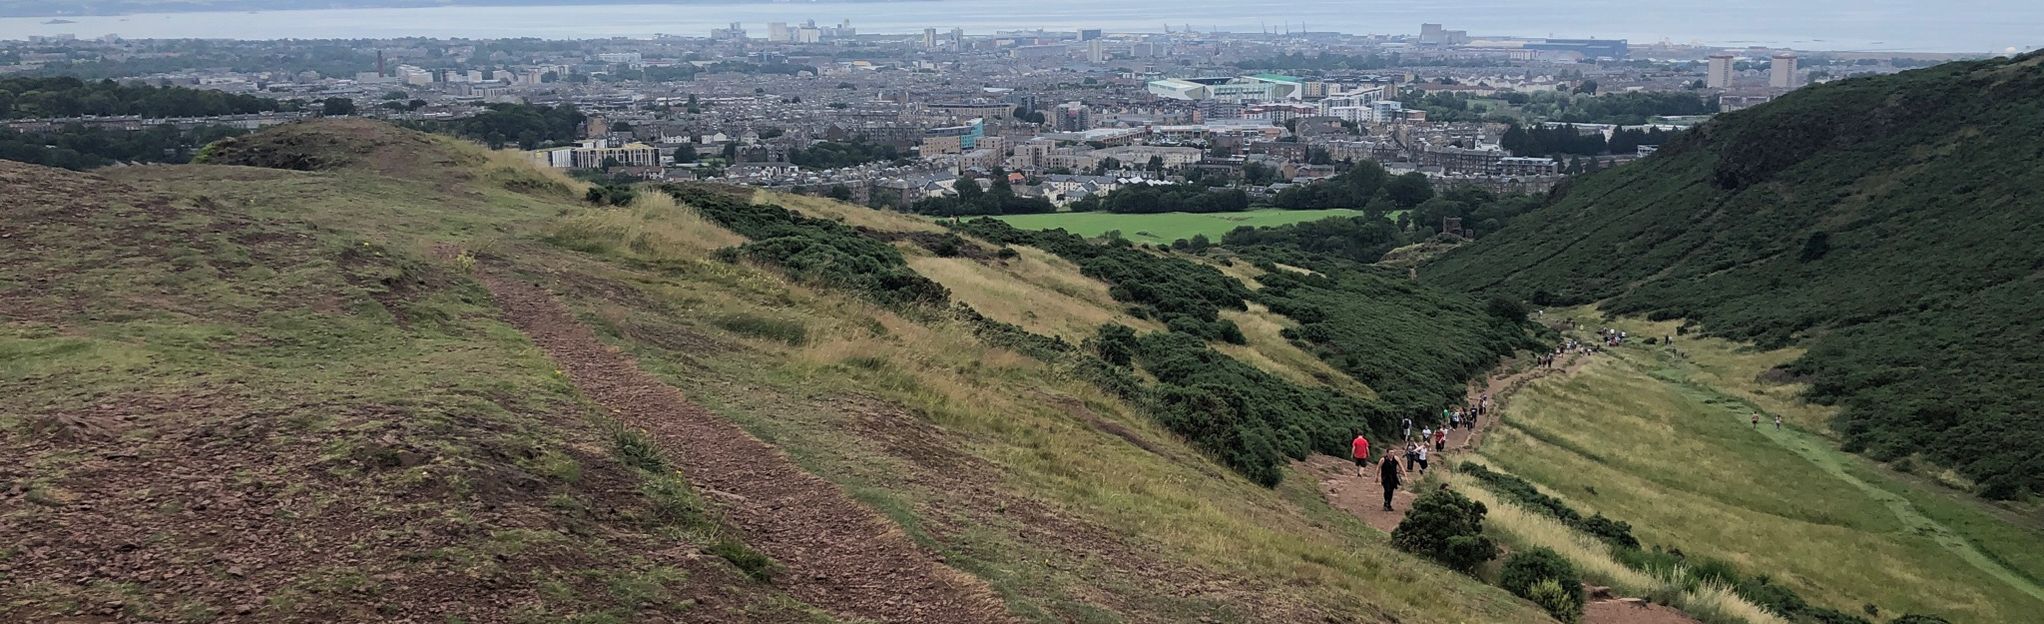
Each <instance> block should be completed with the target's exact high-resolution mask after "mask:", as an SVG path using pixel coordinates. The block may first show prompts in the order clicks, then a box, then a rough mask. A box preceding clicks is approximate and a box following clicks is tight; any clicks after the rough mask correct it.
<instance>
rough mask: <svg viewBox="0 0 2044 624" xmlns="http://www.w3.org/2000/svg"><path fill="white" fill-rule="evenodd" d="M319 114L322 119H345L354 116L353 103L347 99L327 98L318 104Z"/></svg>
mask: <svg viewBox="0 0 2044 624" xmlns="http://www.w3.org/2000/svg"><path fill="white" fill-rule="evenodd" d="M319 114H320V115H321V116H323V117H345V116H348V115H353V114H355V101H354V100H350V99H348V98H340V97H334V98H327V99H325V100H322V101H321V102H320V103H319Z"/></svg>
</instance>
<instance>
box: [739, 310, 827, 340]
mask: <svg viewBox="0 0 2044 624" xmlns="http://www.w3.org/2000/svg"><path fill="white" fill-rule="evenodd" d="M716 323H717V326H718V327H722V328H724V329H725V330H726V331H729V332H731V333H734V334H739V335H743V336H751V337H753V338H764V339H767V340H774V341H778V342H783V343H787V344H789V345H795V346H799V345H802V344H805V343H807V342H809V328H808V327H807V326H804V325H803V324H802V323H801V322H799V321H792V320H786V319H777V318H773V317H768V316H761V315H758V314H752V313H748V312H734V313H731V314H726V315H723V316H720V317H717V321H716Z"/></svg>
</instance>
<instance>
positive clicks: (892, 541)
mask: <svg viewBox="0 0 2044 624" xmlns="http://www.w3.org/2000/svg"><path fill="white" fill-rule="evenodd" d="M481 280H482V282H483V284H484V285H485V286H487V287H488V288H489V289H490V293H491V294H492V295H493V296H494V297H495V298H496V300H497V304H498V306H499V307H500V308H501V309H502V310H503V313H504V317H505V318H506V319H507V320H509V321H510V322H511V324H513V325H515V326H517V327H518V328H519V329H520V330H523V331H524V332H525V333H526V335H528V336H531V338H532V341H533V342H534V343H536V344H538V345H539V347H540V348H541V349H544V350H546V352H547V354H548V355H549V356H551V357H552V358H553V360H554V362H555V363H556V364H557V365H558V366H560V368H561V371H562V372H564V373H565V374H566V375H567V376H568V378H569V380H571V381H572V382H573V383H574V384H575V387H576V388H578V389H580V390H581V392H582V393H583V395H585V396H587V397H588V398H589V399H590V400H591V401H593V402H595V403H596V404H597V405H600V406H602V407H604V408H606V409H608V410H610V412H611V414H612V416H614V417H615V418H617V419H618V420H620V421H622V422H624V423H625V424H627V425H630V426H633V427H638V428H642V429H645V430H646V431H647V432H648V433H649V434H651V435H652V437H653V438H654V439H655V440H656V441H657V442H658V443H659V444H660V446H661V448H662V450H664V451H665V452H666V455H667V457H668V459H669V460H671V461H673V463H674V464H675V466H677V467H678V468H679V469H680V470H681V471H682V474H684V475H686V476H687V477H688V480H689V481H690V483H692V484H694V485H695V486H696V487H697V488H698V489H702V490H711V491H715V492H718V493H719V494H720V496H719V499H720V500H721V501H722V502H723V503H724V504H723V505H722V509H723V511H724V515H725V517H726V519H727V520H728V521H729V523H730V524H731V525H732V527H733V528H734V529H736V530H737V531H738V532H739V533H740V534H741V535H742V536H743V538H744V541H745V543H746V544H748V545H750V546H752V547H754V548H757V549H759V550H760V551H761V552H763V553H765V554H766V555H767V556H769V557H772V558H773V559H774V560H775V561H777V562H779V563H780V564H781V565H783V566H785V567H786V572H785V573H784V574H783V575H782V576H781V578H782V579H784V580H782V581H777V583H779V584H782V585H783V588H784V589H785V590H787V591H788V593H789V594H791V595H794V596H795V597H797V598H800V599H802V600H803V601H805V602H808V603H809V604H812V605H815V606H817V607H818V608H822V609H824V610H826V611H829V612H831V613H832V614H835V615H838V616H843V617H851V618H864V619H868V620H873V621H877V622H1010V621H1013V618H1011V617H1010V616H1008V614H1007V610H1006V608H1005V606H1004V605H1003V604H1002V602H1001V601H1000V599H999V598H998V597H996V596H995V594H994V593H993V591H992V590H991V589H989V588H987V587H986V586H985V585H984V584H983V583H981V582H980V581H979V580H978V579H975V578H973V577H971V576H968V575H966V574H964V573H961V572H958V571H957V570H954V569H951V568H949V567H947V566H945V565H943V564H942V563H940V562H938V561H937V560H936V558H935V557H934V556H932V555H930V554H929V553H926V552H924V551H922V550H921V549H919V548H918V547H916V545H915V544H914V543H912V542H911V541H909V539H908V538H907V537H906V536H905V535H903V534H902V532H901V531H900V530H899V528H897V527H895V526H893V525H892V524H889V523H888V522H887V521H885V520H884V519H882V518H881V517H880V516H879V515H877V514H875V513H874V512H872V511H871V510H869V509H867V508H865V507H863V506H861V505H859V504H858V503H857V502H854V501H853V500H852V499H851V498H850V497H849V496H847V495H846V494H845V493H844V491H842V490H840V489H839V488H838V487H837V486H835V485H833V484H831V483H830V482H828V481H825V480H823V479H822V478H819V477H817V476H815V475H812V474H809V473H808V472H806V471H803V470H802V469H801V468H800V467H798V466H796V465H795V463H794V462H793V461H791V460H790V459H789V458H788V457H787V456H786V455H784V454H782V453H781V451H780V450H779V449H777V448H775V447H773V446H771V445H769V444H767V443H765V442H761V441H760V440H758V439H756V438H754V437H752V436H751V435H748V434H747V433H745V431H744V430H742V429H740V428H738V426H736V425H734V424H732V423H731V422H729V421H727V420H725V419H723V418H722V417H719V416H717V415H715V414H711V413H709V412H708V411H707V410H704V409H703V408H702V407H700V406H697V405H695V404H693V403H691V402H689V401H688V400H687V399H685V398H683V397H682V395H681V392H680V391H678V390H676V389H674V388H673V387H671V386H668V385H666V384H663V383H661V382H660V381H659V380H658V379H656V378H654V377H653V376H652V375H650V374H648V373H646V372H644V371H643V370H640V368H639V367H638V362H637V361H635V360H634V359H633V358H632V357H631V356H629V355H626V354H624V353H620V352H618V351H616V350H614V349H611V348H610V347H608V346H606V345H604V344H603V343H602V342H601V341H599V340H598V339H597V337H596V335H595V334H594V333H593V332H591V331H590V330H589V328H588V327H586V326H584V325H582V323H580V322H579V321H578V320H576V318H575V316H574V315H573V314H572V313H571V312H569V310H568V309H567V307H566V306H563V305H562V304H561V303H560V302H559V301H557V300H555V299H554V297H553V296H552V295H550V294H548V293H547V292H546V291H545V290H543V289H541V288H539V287H537V286H534V285H532V284H531V283H529V282H526V281H523V280H521V279H518V278H516V277H512V276H507V275H496V274H484V275H483V276H482V278H481Z"/></svg>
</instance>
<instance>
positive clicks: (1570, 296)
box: [1422, 54, 2044, 498]
mask: <svg viewBox="0 0 2044 624" xmlns="http://www.w3.org/2000/svg"><path fill="white" fill-rule="evenodd" d="M2040 137H2044V55H2039V54H2030V55H2026V56H2023V57H2018V58H2014V59H1996V60H1986V61H1976V62H1964V63H1952V64H1948V65H1942V66H1938V67H1933V68H1929V69H1923V70H1918V71H1912V72H1907V73H1903V74H1898V75H1893V76H1886V77H1875V78H1856V79H1850V80H1843V81H1839V82H1835V83H1831V84H1826V85H1820V86H1814V87H1811V88H1808V89H1804V90H1801V91H1798V92H1796V93H1793V94H1791V95H1789V96H1786V97H1783V98H1782V99H1780V100H1777V101H1775V102H1773V103H1770V104H1768V105H1765V106H1761V107H1757V108H1754V109H1750V110H1746V111H1740V112H1736V113H1731V114H1727V115H1724V116H1721V117H1719V118H1718V119H1715V120H1713V121H1712V122H1710V123H1708V124H1705V125H1703V126H1701V127H1699V128H1697V129H1696V130H1694V131H1692V132H1690V133H1688V134H1686V135H1684V136H1683V137H1681V138H1680V139H1679V140H1677V141H1675V142H1674V143H1672V144H1670V145H1668V146H1666V147H1665V148H1663V149H1662V150H1661V151H1660V153H1659V154H1657V155H1655V156H1654V157H1652V158H1648V159H1645V160H1643V161H1641V162H1639V163H1636V164H1633V165H1629V166H1626V167H1622V168H1619V169H1615V170H1612V171H1609V172H1605V173H1601V174H1598V175H1594V176H1589V177H1587V178H1584V179H1582V180H1580V181H1579V182H1577V183H1575V184H1573V185H1572V186H1571V187H1570V188H1569V189H1567V191H1566V193H1565V194H1564V195H1561V196H1560V197H1558V198H1557V199H1555V200H1554V201H1553V202H1552V203H1551V204H1550V205H1548V206H1546V207H1544V208H1542V209H1540V210H1538V211H1535V212H1533V213H1531V214H1528V215H1526V216H1523V217H1520V218H1519V220H1517V221H1515V222H1513V223H1512V224H1511V225H1510V226H1508V227H1507V228H1505V229H1504V230H1503V231H1500V232H1498V233H1497V234H1495V235H1492V236H1488V237H1485V238H1484V239H1482V240H1479V241H1477V242H1476V243H1474V244H1472V245H1469V246H1467V247H1464V248H1462V249H1458V250H1456V251H1455V252H1453V253H1449V254H1447V255H1445V256H1444V257H1442V258H1440V259H1439V260H1437V261H1435V262H1432V263H1430V264H1429V265H1427V266H1426V267H1424V268H1423V269H1422V274H1423V277H1424V279H1425V280H1427V281H1429V282H1432V283H1435V284H1443V285H1448V286H1451V287H1456V288H1461V289H1464V290H1468V291H1473V292H1482V293H1496V294H1507V295H1512V296H1518V297H1524V298H1526V299H1529V300H1531V301H1533V302H1534V303H1538V304H1563V303H1583V302H1593V301H1601V302H1602V303H1603V306H1604V309H1606V310H1607V311H1610V312H1614V313H1620V314H1646V315H1649V316H1653V317H1657V318H1675V317H1683V318H1689V319H1693V320H1695V321H1697V322H1699V323H1701V325H1702V327H1703V329H1705V330H1706V331H1709V332H1711V333H1715V334H1721V335H1725V336H1729V337H1734V338H1740V339H1749V340H1753V341H1756V342H1759V343H1761V344H1763V345H1769V346H1780V345H1786V344H1792V343H1793V344H1800V345H1802V346H1806V347H1807V348H1808V353H1807V354H1806V355H1805V356H1804V357H1803V358H1801V359H1800V360H1798V361H1797V362H1796V363H1795V364H1794V365H1793V366H1792V368H1793V372H1794V373H1796V374H1798V375H1803V376H1807V379H1808V380H1809V381H1810V383H1811V384H1812V385H1811V390H1810V393H1811V395H1812V397H1813V398H1814V399H1817V400H1819V401H1824V402H1837V403H1841V404H1843V406H1844V408H1845V409H1844V410H1843V411H1842V414H1841V416H1840V417H1839V420H1838V422H1837V423H1836V427H1837V428H1838V430H1839V431H1840V432H1841V433H1842V434H1843V436H1844V439H1845V444H1846V446H1847V447H1848V448H1850V449H1854V450H1865V451H1866V452H1868V453H1869V454H1871V455H1872V456H1874V457H1876V458H1879V459H1892V458H1898V457H1902V456H1907V455H1910V454H1918V453H1920V454H1923V455H1925V456H1928V457H1930V458H1932V459H1935V460H1936V461H1938V462H1941V463H1944V464H1947V465H1950V466H1953V467H1955V468H1957V469H1958V470H1959V471H1960V472H1962V473H1963V474H1965V475H1966V476H1968V477H1970V478H1972V479H1975V480H1977V482H1978V484H1979V488H1978V489H1979V492H1980V493H1981V494H1983V495H1986V496H1990V497H1997V498H2006V497H2012V496H2018V495H2020V494H2021V493H2022V492H2023V491H2024V490H2029V491H2031V492H2036V491H2040V490H2044V416H2040V414H2039V412H2038V406H2039V405H2040V404H2044V391H2040V390H2039V389H2038V385H2037V382H2038V380H2040V379H2044V351H2040V350H2039V349H2038V348H2037V345H2039V344H2044V317H2039V315H2038V311H2039V310H2044V280H2040V278H2044V225H2040V223H2039V221H2038V218H2039V217H2040V216H2044V175H2040V172H2044V138H2040Z"/></svg>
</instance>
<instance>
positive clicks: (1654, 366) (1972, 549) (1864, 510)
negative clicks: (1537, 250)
mask: <svg viewBox="0 0 2044 624" xmlns="http://www.w3.org/2000/svg"><path fill="white" fill-rule="evenodd" d="M1585 321H1586V322H1585V325H1584V326H1585V327H1596V326H1598V325H1609V326H1617V327H1623V328H1626V329H1627V330H1628V331H1631V332H1633V334H1634V335H1635V336H1638V337H1641V338H1645V337H1648V336H1665V335H1668V334H1672V333H1673V325H1674V323H1672V322H1670V323H1653V324H1650V323H1644V322H1633V321H1627V320H1620V321H1616V322H1607V321H1600V320H1594V319H1587V318H1586V319H1585ZM1677 348H1678V349H1679V354H1678V353H1677V352H1676V351H1671V350H1669V349H1668V348H1667V347H1664V346H1648V345H1628V346H1625V347H1621V348H1618V349H1614V350H1611V351H1608V352H1607V354H1606V355H1598V356H1595V357H1596V360H1595V361H1593V362H1592V363H1590V364H1589V365H1588V366H1587V367H1585V368H1584V369H1583V370H1582V371H1580V372H1577V373H1574V374H1571V375H1568V376H1563V377H1550V378H1546V379H1542V380H1540V381H1538V382H1535V383H1533V384H1531V385H1529V386H1528V387H1527V388H1526V389H1525V390H1523V391H1522V392H1520V393H1519V394H1517V395H1515V396H1514V397H1513V399H1512V402H1511V403H1510V404H1509V405H1508V406H1507V408H1506V411H1505V414H1504V421H1503V423H1502V427H1500V428H1499V429H1498V430H1497V431H1495V433H1494V434H1493V436H1492V437H1491V438H1490V440H1489V441H1487V442H1486V444H1485V445H1484V446H1483V448H1482V449H1481V451H1480V453H1481V454H1482V455H1483V456H1484V457H1485V458H1486V459H1488V460H1489V461H1490V462H1491V463H1493V464H1495V465H1498V466H1501V467H1504V468H1505V469H1506V470H1508V471H1511V472H1513V473H1515V474H1518V475H1519V476H1521V477H1524V478H1526V479H1528V480H1531V481H1534V482H1536V483H1538V484H1540V485H1541V486H1544V487H1545V488H1546V489H1548V490H1550V491H1552V492H1553V493H1554V494H1555V495H1556V496H1559V497H1561V498H1563V499H1564V500H1567V501H1568V502H1569V504H1570V505H1571V506H1574V507H1577V508H1578V509H1581V510H1582V511H1583V512H1585V513H1590V512H1600V513H1603V514H1605V515H1607V516H1610V517H1612V518H1615V519H1618V520H1624V521H1627V522H1630V523H1632V525H1633V527H1634V530H1635V533H1636V534H1637V535H1638V536H1639V538H1640V540H1641V541H1643V542H1646V543H1648V544H1655V545H1661V546H1664V547H1674V548H1680V549H1682V550H1683V551H1684V552H1686V553H1690V554H1693V555H1706V556H1712V557H1721V558H1724V559H1728V560H1731V561H1733V562H1735V563H1737V564H1738V566H1739V567H1740V568H1741V569H1742V570H1743V571H1744V572H1746V573H1748V574H1768V575H1771V576H1773V577H1774V578H1775V579H1776V580H1777V581H1780V582H1783V583H1786V584H1788V585H1790V586H1791V587H1794V588H1795V589H1796V590H1797V591H1799V592H1802V593H1803V595H1804V597H1806V598H1808V599H1810V600H1812V601H1813V602H1817V603H1820V604H1823V605H1825V606H1830V607H1833V608H1836V609H1839V610H1842V611H1846V612H1858V611H1860V607H1861V605H1863V604H1865V603H1868V602H1872V603H1875V604H1878V605H1879V606H1880V607H1881V610H1882V612H1884V613H1889V612H1892V613H1901V612H1905V611H1916V612H1932V613H1939V614H1943V615H1945V616H1947V617H1950V618H1952V620H1953V621H1955V622H1956V621H1977V622H2002V621H2014V620H2021V619H2023V617H2024V616H2021V615H2020V614H2022V613H2033V614H2034V613H2036V612H2037V609H2039V608H2040V607H2044V601H2040V599H2039V596H2040V594H2044V592H2040V590H2039V588H2038V585H2037V583H2036V580H2035V579H2036V570H2037V567H2036V565H2037V563H2038V560H2037V557H2036V554H2037V553H2038V552H2039V551H2040V548H2039V545H2040V544H2044V539H2040V536H2044V533H2040V532H2039V531H2038V528H2037V527H2036V526H2035V524H2034V523H2031V522H2028V521H2024V520H2020V519H2016V520H2013V521H2012V520H2011V518H2012V517H2014V516H2015V514H2006V513H1999V510H1997V509H1995V508H1993V507H1992V506H1989V505H1987V504H1985V503H1983V502H1981V501H1978V500H1973V499H1970V498H1967V497H1963V496H1950V495H1945V494H1943V493H1941V492H1939V491H1938V490H1939V489H1941V488H1940V486H1936V485H1931V484H1928V483H1914V482H1911V481H1910V480H1909V479H1905V478H1903V476H1902V475H1896V474H1894V473H1892V472H1890V471H1888V470H1886V469H1884V468H1881V467H1880V466H1878V465H1875V464H1873V463H1872V462H1869V461H1867V460H1866V459H1865V458H1862V457H1859V456H1856V455H1850V454H1846V453H1843V452H1841V451H1839V450H1838V449H1837V447H1836V445H1835V443H1834V442H1833V441H1832V440H1830V439H1829V438H1827V437H1825V436H1824V435H1822V434H1823V433H1824V432H1823V431H1822V430H1821V429H1817V428H1816V427H1821V426H1822V425H1821V424H1820V423H1821V421H1822V420H1823V419H1822V418H1821V416H1822V415H1820V414H1815V413H1811V412H1817V411H1823V410H1821V409H1820V408H1815V407H1813V406H1807V405H1798V404H1795V403H1793V402H1792V400H1791V399H1790V397H1791V396H1792V392H1790V390H1792V388H1788V387H1777V388H1763V387H1761V386H1762V384H1761V383H1760V382H1757V381H1756V380H1755V377H1756V376H1757V373H1758V372H1759V371H1761V370H1765V369H1766V368H1767V367H1768V366H1771V365H1774V364H1778V363H1780V362H1784V361H1787V360H1788V359H1792V356H1793V352H1759V351H1753V350H1751V349H1749V348H1745V347H1742V346H1740V345H1737V344H1734V343H1730V342H1727V341H1722V340H1715V339H1700V338H1694V337H1691V338H1685V339H1682V340H1678V341H1677ZM1756 412H1757V413H1759V414H1760V419H1761V423H1762V425H1761V427H1760V428H1759V429H1758V430H1755V429H1754V427H1753V426H1752V425H1751V418H1752V415H1753V414H1754V413H1756ZM1776 413H1780V414H1783V415H1784V416H1785V418H1784V420H1785V421H1786V424H1787V427H1785V428H1784V429H1783V430H1781V431H1776V430H1775V429H1774V427H1773V414H1776Z"/></svg>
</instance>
